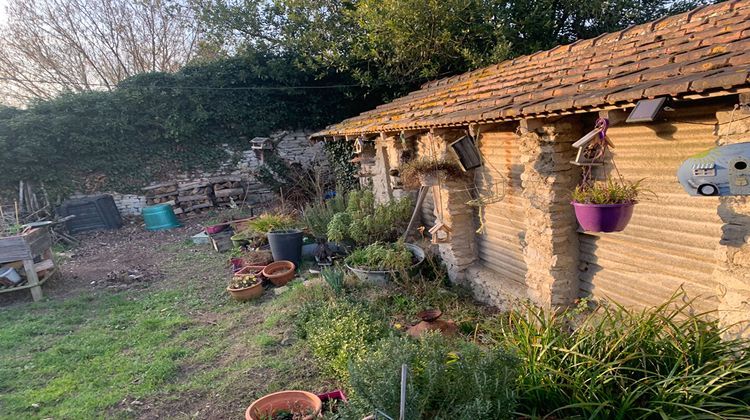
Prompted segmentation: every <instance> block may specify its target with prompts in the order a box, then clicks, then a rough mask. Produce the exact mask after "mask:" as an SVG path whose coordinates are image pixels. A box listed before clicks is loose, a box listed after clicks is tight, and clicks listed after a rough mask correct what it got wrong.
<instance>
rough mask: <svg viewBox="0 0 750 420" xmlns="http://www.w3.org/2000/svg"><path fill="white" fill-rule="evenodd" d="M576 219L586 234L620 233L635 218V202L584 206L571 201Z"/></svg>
mask: <svg viewBox="0 0 750 420" xmlns="http://www.w3.org/2000/svg"><path fill="white" fill-rule="evenodd" d="M570 204H572V205H573V209H575V212H576V219H578V223H579V224H580V225H581V227H582V228H583V230H585V231H586V232H620V231H622V230H623V229H625V226H627V225H628V223H630V218H631V217H633V207H634V206H635V203H634V202H630V203H621V204H582V203H576V202H575V201H571V202H570Z"/></svg>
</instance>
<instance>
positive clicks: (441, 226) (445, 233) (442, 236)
mask: <svg viewBox="0 0 750 420" xmlns="http://www.w3.org/2000/svg"><path fill="white" fill-rule="evenodd" d="M429 232H430V235H431V236H432V243H433V244H443V243H446V242H450V240H451V233H452V232H453V229H451V228H450V226H448V225H446V224H445V223H443V221H442V220H437V221H436V223H435V226H433V227H431V228H430V230H429Z"/></svg>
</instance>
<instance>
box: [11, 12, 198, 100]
mask: <svg viewBox="0 0 750 420" xmlns="http://www.w3.org/2000/svg"><path fill="white" fill-rule="evenodd" d="M195 22H196V21H195V18H194V15H193V12H192V9H191V8H189V7H185V4H184V3H183V2H181V1H179V0H137V1H131V0H10V2H9V5H8V7H7V22H6V24H5V25H4V26H3V27H2V28H0V88H1V90H0V97H1V96H5V97H8V98H13V99H15V100H16V101H18V102H25V101H28V100H29V99H34V98H36V99H40V98H41V99H48V98H51V97H53V96H55V95H57V94H58V93H60V92H62V91H71V92H81V91H87V90H96V89H113V88H114V87H115V86H116V84H117V83H118V82H119V81H121V80H124V79H126V78H128V77H130V76H133V75H135V74H138V73H143V72H154V71H165V72H173V71H176V70H178V69H179V68H181V67H182V66H183V65H185V64H186V63H187V62H188V61H189V60H190V59H191V58H192V57H193V56H194V54H195V51H196V45H197V42H198V39H199V38H198V35H199V34H198V31H197V29H196V24H195Z"/></svg>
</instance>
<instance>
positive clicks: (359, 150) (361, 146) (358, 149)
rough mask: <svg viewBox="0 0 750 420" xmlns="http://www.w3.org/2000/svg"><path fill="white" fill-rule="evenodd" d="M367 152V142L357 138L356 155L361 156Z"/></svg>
mask: <svg viewBox="0 0 750 420" xmlns="http://www.w3.org/2000/svg"><path fill="white" fill-rule="evenodd" d="M364 150H365V140H364V139H363V138H362V137H357V140H354V154H357V155H358V154H360V153H362V152H363V151H364Z"/></svg>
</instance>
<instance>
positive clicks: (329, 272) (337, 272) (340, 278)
mask: <svg viewBox="0 0 750 420" xmlns="http://www.w3.org/2000/svg"><path fill="white" fill-rule="evenodd" d="M320 275H321V276H323V279H324V280H325V281H326V283H328V285H329V286H331V289H332V290H333V291H334V292H335V293H336V294H341V292H343V291H344V271H343V270H341V269H340V268H332V267H325V268H324V269H323V271H321V272H320Z"/></svg>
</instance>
